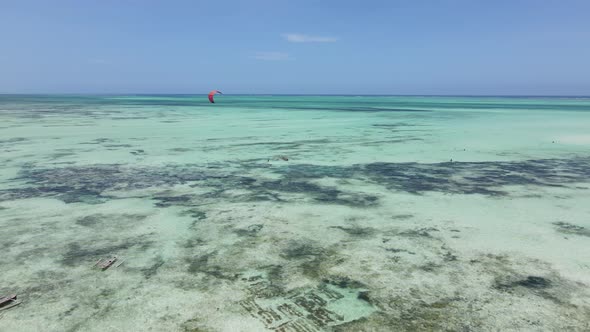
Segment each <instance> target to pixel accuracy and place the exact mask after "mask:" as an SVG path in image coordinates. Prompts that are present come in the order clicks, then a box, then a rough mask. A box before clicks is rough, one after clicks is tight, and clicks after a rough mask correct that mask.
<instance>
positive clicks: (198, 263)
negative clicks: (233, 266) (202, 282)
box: [186, 251, 239, 280]
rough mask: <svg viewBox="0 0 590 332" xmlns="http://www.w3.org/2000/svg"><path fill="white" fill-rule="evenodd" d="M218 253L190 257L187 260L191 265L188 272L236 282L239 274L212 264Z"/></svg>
mask: <svg viewBox="0 0 590 332" xmlns="http://www.w3.org/2000/svg"><path fill="white" fill-rule="evenodd" d="M216 256H217V252H215V251H212V252H209V253H206V254H202V255H197V256H194V257H189V258H187V259H186V261H187V263H188V264H189V267H188V272H189V273H191V274H205V275H207V276H209V277H213V278H215V279H224V280H236V279H237V278H238V277H239V273H234V272H231V271H226V270H225V269H224V268H223V267H221V266H219V265H217V264H214V263H212V260H213V258H215V257H216Z"/></svg>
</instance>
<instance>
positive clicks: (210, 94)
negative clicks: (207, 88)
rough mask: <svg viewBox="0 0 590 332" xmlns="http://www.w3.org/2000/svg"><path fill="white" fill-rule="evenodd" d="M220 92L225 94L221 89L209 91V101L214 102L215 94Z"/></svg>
mask: <svg viewBox="0 0 590 332" xmlns="http://www.w3.org/2000/svg"><path fill="white" fill-rule="evenodd" d="M218 93H219V94H223V93H221V91H219V90H212V91H211V92H209V101H210V102H212V103H215V100H213V96H215V95H216V94H218Z"/></svg>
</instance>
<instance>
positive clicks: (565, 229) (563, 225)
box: [553, 221, 590, 237]
mask: <svg viewBox="0 0 590 332" xmlns="http://www.w3.org/2000/svg"><path fill="white" fill-rule="evenodd" d="M553 225H555V226H556V228H557V231H558V232H560V233H563V234H571V235H580V236H588V237H590V229H587V228H585V227H582V226H578V225H574V224H570V223H567V222H563V221H558V222H554V223H553Z"/></svg>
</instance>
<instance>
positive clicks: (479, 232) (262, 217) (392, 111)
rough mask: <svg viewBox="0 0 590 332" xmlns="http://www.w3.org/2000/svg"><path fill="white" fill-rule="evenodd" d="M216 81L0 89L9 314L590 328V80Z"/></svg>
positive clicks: (313, 327) (18, 324) (8, 324)
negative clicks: (487, 90)
mask: <svg viewBox="0 0 590 332" xmlns="http://www.w3.org/2000/svg"><path fill="white" fill-rule="evenodd" d="M216 100H217V103H216V104H209V103H208V101H207V98H206V96H184V95H178V96H175V95H166V96H11V95H3V96H0V151H1V154H0V163H1V164H2V166H3V167H2V172H1V173H0V227H1V229H2V237H1V238H0V247H1V248H3V255H2V256H0V267H1V271H2V273H0V296H2V295H3V294H8V293H11V294H12V293H17V294H18V295H19V299H21V300H22V304H21V305H19V306H17V307H14V308H11V309H10V310H5V311H0V324H2V325H1V326H3V328H6V329H7V330H13V331H39V330H43V331H104V330H108V331H143V330H146V329H152V330H154V331H267V330H268V331H324V330H327V331H330V330H333V331H416V330H423V331H431V330H473V331H479V330H510V329H520V330H564V329H570V330H584V329H589V328H590V325H589V322H590V291H589V288H588V286H589V285H590V263H589V262H590V250H587V249H588V245H589V244H590V204H589V202H590V167H589V166H590V99H587V98H516V97H511V98H501V97H494V98H491V97H488V98H479V97H385V96H380V97H378V96H370V97H369V96H230V95H222V96H217V97H216ZM112 255H116V256H118V257H119V262H121V261H122V264H121V265H120V266H118V267H112V268H109V269H108V270H105V271H100V270H99V269H96V268H93V264H94V263H95V262H96V261H97V260H98V259H100V258H108V257H110V256H112Z"/></svg>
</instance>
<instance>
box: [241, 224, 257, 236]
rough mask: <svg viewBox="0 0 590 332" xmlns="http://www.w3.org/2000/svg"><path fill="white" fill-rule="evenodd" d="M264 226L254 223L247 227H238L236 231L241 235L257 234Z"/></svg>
mask: <svg viewBox="0 0 590 332" xmlns="http://www.w3.org/2000/svg"><path fill="white" fill-rule="evenodd" d="M263 227H264V226H263V225H262V224H253V225H250V226H248V227H247V228H245V229H244V228H238V229H235V230H234V232H235V233H236V234H238V235H239V236H256V235H257V234H258V232H260V231H261V230H262V228H263Z"/></svg>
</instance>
